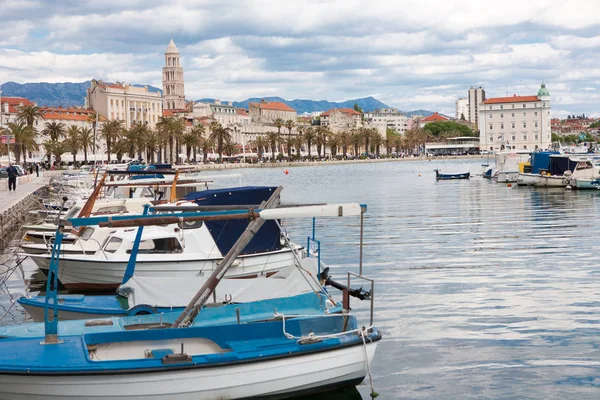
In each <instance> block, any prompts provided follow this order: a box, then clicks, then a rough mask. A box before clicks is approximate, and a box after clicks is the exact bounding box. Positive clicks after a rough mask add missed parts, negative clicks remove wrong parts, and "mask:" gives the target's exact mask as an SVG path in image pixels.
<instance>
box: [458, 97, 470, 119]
mask: <svg viewBox="0 0 600 400" xmlns="http://www.w3.org/2000/svg"><path fill="white" fill-rule="evenodd" d="M455 106H456V107H455V108H456V114H455V116H454V117H455V118H456V119H457V120H459V121H460V120H465V121H469V99H465V98H460V99H458V100H456V104H455Z"/></svg>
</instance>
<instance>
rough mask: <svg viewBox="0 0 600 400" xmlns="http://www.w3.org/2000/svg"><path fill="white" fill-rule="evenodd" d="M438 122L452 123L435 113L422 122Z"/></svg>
mask: <svg viewBox="0 0 600 400" xmlns="http://www.w3.org/2000/svg"><path fill="white" fill-rule="evenodd" d="M436 121H450V120H449V119H448V118H446V117H444V116H442V115H440V114H438V113H433V114H431V115H430V116H429V117H426V118H423V119H422V120H421V122H436Z"/></svg>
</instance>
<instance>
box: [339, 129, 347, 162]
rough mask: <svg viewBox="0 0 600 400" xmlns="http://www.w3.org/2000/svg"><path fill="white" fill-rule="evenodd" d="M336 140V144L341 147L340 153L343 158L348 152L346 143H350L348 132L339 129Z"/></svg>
mask: <svg viewBox="0 0 600 400" xmlns="http://www.w3.org/2000/svg"><path fill="white" fill-rule="evenodd" d="M337 142H338V145H339V146H341V147H342V154H343V156H344V158H346V155H347V153H348V145H349V144H350V132H348V131H341V132H340V133H338V134H337Z"/></svg>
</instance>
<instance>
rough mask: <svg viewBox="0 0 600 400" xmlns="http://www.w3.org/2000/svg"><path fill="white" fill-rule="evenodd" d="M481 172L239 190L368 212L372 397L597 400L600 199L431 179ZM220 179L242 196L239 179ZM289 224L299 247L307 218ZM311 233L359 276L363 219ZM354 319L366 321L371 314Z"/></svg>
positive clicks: (463, 165)
mask: <svg viewBox="0 0 600 400" xmlns="http://www.w3.org/2000/svg"><path fill="white" fill-rule="evenodd" d="M480 164H481V160H474V161H465V162H457V161H453V162H450V161H447V160H440V161H437V160H436V161H431V162H410V161H409V162H396V163H382V164H368V165H332V166H328V167H312V166H308V167H297V168H288V170H289V174H287V175H286V174H285V173H284V172H283V171H282V170H281V169H277V168H274V169H248V170H241V171H240V173H241V174H242V175H243V177H242V182H243V183H244V184H248V185H255V184H269V185H279V184H282V185H284V186H285V190H284V191H283V201H284V202H347V201H357V202H361V203H367V204H368V206H369V211H368V214H367V218H366V226H365V235H366V236H365V237H366V242H365V254H364V257H365V273H366V274H367V275H369V276H373V277H376V278H377V286H376V300H375V301H376V303H375V305H376V323H377V325H378V326H379V328H380V329H381V330H382V331H383V333H384V340H383V341H381V342H380V345H379V348H378V352H377V354H376V356H375V360H374V365H373V378H374V386H375V390H376V391H377V392H378V393H380V394H381V397H380V398H382V399H398V398H403V399H440V398H443V399H468V398H472V399H480V398H491V399H500V398H511V399H512V398H520V399H521V398H523V399H528V398H536V399H537V398H544V399H564V398H569V399H591V398H598V397H600V388H598V386H599V385H600V379H599V378H598V376H599V375H600V374H599V372H600V350H599V348H600V341H599V340H598V339H597V338H598V337H599V333H600V290H599V289H600V284H599V283H598V282H599V281H598V278H599V277H600V262H599V261H598V256H597V253H596V252H595V249H596V242H597V237H598V233H599V232H600V226H599V223H598V220H599V218H598V217H599V215H600V203H599V202H598V200H599V198H598V196H600V193H597V192H575V191H566V190H561V189H542V190H536V189H531V188H516V187H507V186H506V185H499V184H494V183H491V182H489V181H487V180H484V179H482V178H480V177H474V178H472V179H470V180H464V181H453V182H452V181H446V182H436V181H435V179H434V176H435V175H434V172H433V170H434V169H435V168H440V170H441V171H442V172H465V171H470V172H471V174H477V173H479V172H480V170H481V168H480ZM224 174H227V172H226V171H225V172H224ZM211 175H219V173H212V172H211ZM216 181H217V186H218V187H225V186H229V185H237V178H236V179H233V180H227V179H226V178H224V179H222V180H218V178H217V179H216ZM286 227H287V228H288V230H289V233H290V235H291V237H292V239H293V240H294V241H296V242H298V243H302V244H305V242H306V236H307V235H308V234H309V233H310V221H305V220H297V221H287V222H286ZM317 235H318V236H319V238H320V239H322V240H323V246H324V250H323V257H324V259H325V260H326V261H328V262H329V264H330V266H331V267H332V275H333V276H334V277H335V278H337V279H340V280H343V279H345V274H344V273H343V271H345V270H348V269H349V270H352V271H355V272H356V271H357V270H358V265H357V259H358V246H357V244H358V235H359V221H358V219H353V218H347V219H339V220H327V221H320V222H319V223H318V225H317ZM14 285H17V286H18V283H14ZM20 285H21V286H22V282H21V284H20ZM2 304H5V300H4V299H0V305H2ZM353 308H354V309H355V311H356V312H357V313H358V314H359V315H362V316H366V309H367V308H368V304H367V303H364V304H361V303H359V302H357V301H355V302H354V303H353ZM0 311H1V307H0ZM14 318H15V319H16V320H18V319H19V318H21V320H22V318H23V317H22V316H15V317H14ZM369 392H370V389H369V388H368V386H367V385H361V386H359V388H358V390H355V391H350V392H347V393H345V394H344V395H345V396H347V397H343V396H342V397H333V396H335V395H324V396H320V397H315V399H316V398H318V399H333V398H357V399H358V398H361V397H360V396H361V395H362V398H364V399H368V398H369ZM352 396H354V397H352Z"/></svg>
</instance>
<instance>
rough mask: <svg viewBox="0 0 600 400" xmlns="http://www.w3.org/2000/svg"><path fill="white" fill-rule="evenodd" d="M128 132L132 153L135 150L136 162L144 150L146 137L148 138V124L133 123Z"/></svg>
mask: <svg viewBox="0 0 600 400" xmlns="http://www.w3.org/2000/svg"><path fill="white" fill-rule="evenodd" d="M129 131H130V139H129V140H130V141H131V143H130V145H131V146H132V147H133V151H134V152H135V151H136V150H137V158H138V160H141V159H142V153H143V152H144V150H145V149H146V137H147V136H148V132H150V127H149V125H148V122H147V121H145V122H134V123H133V125H131V129H130V130H129ZM130 156H131V154H130Z"/></svg>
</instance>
